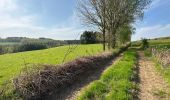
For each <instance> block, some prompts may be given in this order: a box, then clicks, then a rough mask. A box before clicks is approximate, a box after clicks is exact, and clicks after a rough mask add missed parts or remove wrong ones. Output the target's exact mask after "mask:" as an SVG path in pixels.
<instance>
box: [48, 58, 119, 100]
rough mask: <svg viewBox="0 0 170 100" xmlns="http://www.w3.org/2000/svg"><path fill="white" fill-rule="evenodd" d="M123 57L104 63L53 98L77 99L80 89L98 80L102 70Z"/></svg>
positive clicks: (59, 99)
mask: <svg viewBox="0 0 170 100" xmlns="http://www.w3.org/2000/svg"><path fill="white" fill-rule="evenodd" d="M120 58H121V56H119V57H117V58H114V59H113V60H111V61H110V62H109V63H108V64H107V65H103V66H104V67H102V68H100V69H98V70H95V71H93V73H92V74H89V75H88V76H85V78H83V79H81V80H80V81H79V82H78V83H76V84H74V85H73V86H70V87H67V88H66V89H65V90H64V91H62V92H61V93H60V94H61V95H60V94H58V95H57V97H55V96H54V97H51V98H52V99H51V98H50V99H51V100H76V97H77V96H78V95H79V93H80V90H81V89H82V88H83V87H85V86H87V85H88V84H89V83H91V82H93V81H95V80H98V79H99V78H100V76H101V74H102V72H103V71H104V70H105V69H106V68H107V67H109V66H110V65H112V64H113V63H115V61H118V60H119V59H120Z"/></svg>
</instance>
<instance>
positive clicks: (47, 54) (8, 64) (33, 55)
mask: <svg viewBox="0 0 170 100" xmlns="http://www.w3.org/2000/svg"><path fill="white" fill-rule="evenodd" d="M68 49H69V46H62V47H56V48H50V49H45V50H37V51H28V52H21V53H14V54H5V55H0V87H1V86H2V84H3V83H4V82H6V81H7V80H10V79H12V78H13V76H15V75H17V74H18V73H19V72H20V71H21V69H22V68H23V67H24V65H25V64H61V63H62V61H63V58H64V56H65V54H66V53H67V51H68ZM99 52H102V45H101V44H94V45H79V46H78V47H77V48H76V50H73V52H71V53H70V54H69V55H68V56H67V58H66V60H65V61H64V62H68V61H71V60H74V59H75V58H78V57H82V56H89V55H96V54H97V53H99Z"/></svg>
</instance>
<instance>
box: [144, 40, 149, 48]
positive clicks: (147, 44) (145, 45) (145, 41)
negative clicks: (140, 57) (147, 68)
mask: <svg viewBox="0 0 170 100" xmlns="http://www.w3.org/2000/svg"><path fill="white" fill-rule="evenodd" d="M148 47H149V42H148V40H147V39H142V49H147V48H148Z"/></svg>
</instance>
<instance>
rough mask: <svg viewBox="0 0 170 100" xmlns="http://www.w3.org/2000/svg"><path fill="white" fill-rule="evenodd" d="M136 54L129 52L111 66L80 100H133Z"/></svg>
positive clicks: (84, 90) (85, 91) (87, 89)
mask: <svg viewBox="0 0 170 100" xmlns="http://www.w3.org/2000/svg"><path fill="white" fill-rule="evenodd" d="M135 62H136V53H135V52H133V51H127V52H126V53H125V54H124V55H123V58H122V59H121V60H120V61H118V62H117V63H116V64H114V65H111V66H110V67H109V68H108V69H106V71H104V73H103V74H102V75H101V77H100V79H99V80H97V81H95V82H92V83H91V84H90V85H88V86H87V87H86V88H84V89H83V90H82V91H81V94H80V96H79V97H78V100H132V99H133V96H132V94H131V90H132V89H133V84H132V81H131V80H132V76H133V68H134V66H135Z"/></svg>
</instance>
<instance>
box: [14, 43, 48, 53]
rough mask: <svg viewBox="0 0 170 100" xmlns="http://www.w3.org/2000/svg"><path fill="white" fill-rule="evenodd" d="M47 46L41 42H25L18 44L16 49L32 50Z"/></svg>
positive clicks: (20, 50)
mask: <svg viewBox="0 0 170 100" xmlns="http://www.w3.org/2000/svg"><path fill="white" fill-rule="evenodd" d="M46 48H47V46H46V45H44V44H41V43H34V42H30V43H23V44H21V45H19V46H18V48H17V50H16V51H19V52H22V51H32V50H41V49H46Z"/></svg>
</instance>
